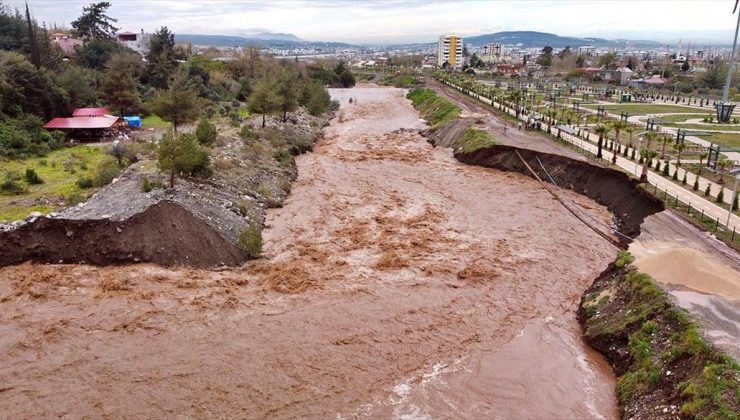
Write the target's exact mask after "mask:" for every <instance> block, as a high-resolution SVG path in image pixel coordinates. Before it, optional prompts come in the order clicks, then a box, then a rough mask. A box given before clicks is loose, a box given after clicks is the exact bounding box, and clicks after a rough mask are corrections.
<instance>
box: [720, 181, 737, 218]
mask: <svg viewBox="0 0 740 420" xmlns="http://www.w3.org/2000/svg"><path fill="white" fill-rule="evenodd" d="M739 178H740V174H737V175H735V186H734V187H733V188H732V197H730V210H728V211H727V221H726V222H725V226H727V227H728V228H729V227H730V216H732V205H733V204H734V203H735V196H736V195H737V180H738V179H739ZM720 188H722V186H720Z"/></svg>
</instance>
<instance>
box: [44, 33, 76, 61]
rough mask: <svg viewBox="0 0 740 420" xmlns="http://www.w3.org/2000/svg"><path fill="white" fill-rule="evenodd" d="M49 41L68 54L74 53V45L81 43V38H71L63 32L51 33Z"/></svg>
mask: <svg viewBox="0 0 740 420" xmlns="http://www.w3.org/2000/svg"><path fill="white" fill-rule="evenodd" d="M51 41H52V42H53V43H54V44H56V45H58V46H59V48H61V49H62V51H63V52H64V54H65V55H67V56H69V55H72V54H74V53H75V47H76V46H78V45H82V40H81V39H77V38H72V37H70V36H68V35H67V34H65V33H63V32H55V33H53V34H51Z"/></svg>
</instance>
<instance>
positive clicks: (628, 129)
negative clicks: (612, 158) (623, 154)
mask: <svg viewBox="0 0 740 420" xmlns="http://www.w3.org/2000/svg"><path fill="white" fill-rule="evenodd" d="M624 131H626V132H627V134H629V136H630V142H629V147H632V135H633V134H635V131H637V128H635V127H634V126H632V125H628V126H627V128H626V129H625V130H624Z"/></svg>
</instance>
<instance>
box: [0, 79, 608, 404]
mask: <svg viewBox="0 0 740 420" xmlns="http://www.w3.org/2000/svg"><path fill="white" fill-rule="evenodd" d="M332 94H333V95H334V96H335V97H336V98H337V99H339V100H340V101H341V102H342V106H343V110H342V111H341V112H340V115H339V117H338V118H337V119H336V120H335V121H334V122H333V123H332V125H331V126H330V127H329V128H328V129H327V131H326V136H325V139H324V140H323V141H322V142H321V143H319V145H318V146H317V148H316V149H315V152H314V153H312V154H309V155H306V156H302V157H299V158H298V166H299V174H300V175H299V178H298V180H297V181H296V183H295V184H294V186H293V190H292V191H293V192H292V194H291V196H290V197H289V198H288V200H287V201H286V205H285V207H284V208H282V209H279V210H275V211H271V212H270V213H269V214H268V220H267V225H268V229H267V230H266V231H265V240H266V250H265V252H266V256H267V258H266V259H264V260H261V261H257V262H254V263H252V264H250V265H248V266H246V267H244V268H241V269H228V270H222V271H216V272H213V271H198V270H177V269H173V270H170V269H163V268H159V267H155V266H150V265H133V266H126V267H109V268H94V267H89V266H38V265H30V264H25V265H21V266H16V267H8V268H4V269H0V279H2V282H0V302H2V307H3V311H2V313H0V355H1V356H0V357H2V360H3V369H2V370H1V371H0V407H3V409H4V412H3V415H5V416H8V417H38V416H62V415H68V416H74V417H79V416H85V415H88V416H92V417H99V416H105V415H108V416H116V417H120V416H130V417H162V416H174V415H183V416H197V417H205V416H223V417H251V418H259V417H280V418H285V417H298V416H307V417H322V418H326V417H337V416H339V417H350V416H353V415H368V416H381V417H395V418H400V417H402V416H405V415H411V416H415V417H422V416H424V415H430V416H433V417H450V416H453V417H466V418H481V417H490V416H493V415H494V414H495V415H496V416H500V417H508V418H512V417H549V418H552V417H592V418H593V417H606V418H612V417H615V416H616V403H615V401H614V396H613V385H614V384H613V379H612V377H611V375H610V371H609V368H608V366H606V364H605V362H603V361H602V360H601V359H600V358H598V357H597V356H596V355H595V354H594V353H593V352H591V351H590V350H588V349H587V348H586V347H585V345H583V344H582V343H581V341H580V338H579V334H580V331H579V328H578V325H577V323H576V320H575V316H574V311H575V308H576V306H577V302H578V300H579V299H580V295H581V292H582V291H583V290H585V289H586V288H587V286H588V285H589V284H590V282H591V281H592V280H593V279H594V278H595V277H596V276H597V275H598V273H599V272H600V271H601V270H602V269H603V268H605V266H606V264H607V263H608V262H609V261H610V260H612V259H613V255H614V253H615V248H614V247H612V246H611V245H610V244H609V243H608V242H607V241H606V240H604V239H603V238H601V237H599V236H598V235H597V234H596V233H594V232H592V231H590V230H588V229H586V228H584V227H583V226H582V225H581V224H580V222H579V221H578V220H577V219H575V218H574V217H573V216H572V215H571V214H569V213H568V212H567V211H565V210H564V209H563V208H562V207H561V206H560V204H559V203H558V202H556V201H555V200H554V199H553V198H552V197H551V196H550V195H549V194H548V193H547V192H545V191H544V190H542V189H541V188H540V187H539V186H538V184H537V183H536V182H535V181H533V180H531V179H530V178H528V177H525V176H523V175H519V174H515V173H503V172H499V171H496V170H492V169H486V168H480V167H473V166H465V165H462V164H460V163H458V162H457V161H455V160H454V159H453V157H452V155H451V151H449V150H447V149H442V148H439V149H433V148H432V147H431V146H430V145H429V144H428V143H427V142H426V140H425V139H424V138H423V137H421V136H420V135H419V134H418V132H417V131H416V130H417V129H420V128H422V127H423V124H422V122H420V121H419V120H418V114H417V113H416V112H415V111H414V110H413V108H411V106H410V105H409V104H408V102H407V101H406V100H405V99H403V92H402V91H401V90H397V89H379V88H356V89H352V90H338V91H334V92H332ZM349 97H352V98H354V99H355V100H356V101H355V102H356V104H353V105H348V101H347V100H348V98H349ZM399 129H410V130H409V131H398V130H399ZM563 193H564V194H568V195H569V197H570V198H571V199H573V200H575V201H577V202H578V203H580V204H581V206H583V207H584V208H587V209H590V210H591V213H592V214H593V215H594V216H595V217H599V218H601V219H603V220H604V221H605V222H611V215H610V214H609V213H608V212H607V211H606V209H605V208H604V207H602V206H599V205H597V204H596V203H594V202H593V201H591V200H588V199H585V198H583V197H581V196H578V195H576V194H573V193H570V192H567V191H564V192H563ZM276 291H277V292H276ZM279 292H282V293H279Z"/></svg>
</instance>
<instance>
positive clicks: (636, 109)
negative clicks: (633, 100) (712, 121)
mask: <svg viewBox="0 0 740 420" xmlns="http://www.w3.org/2000/svg"><path fill="white" fill-rule="evenodd" d="M583 107H585V108H589V109H593V110H596V109H597V108H598V107H599V105H598V104H588V105H583ZM603 107H604V110H605V111H606V112H610V113H612V114H620V113H621V112H623V111H625V112H628V113H629V114H630V115H651V114H670V113H687V114H696V113H697V112H700V111H699V110H698V109H696V108H690V107H687V106H680V105H667V104H629V103H628V104H614V105H603ZM710 111H711V110H710Z"/></svg>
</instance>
